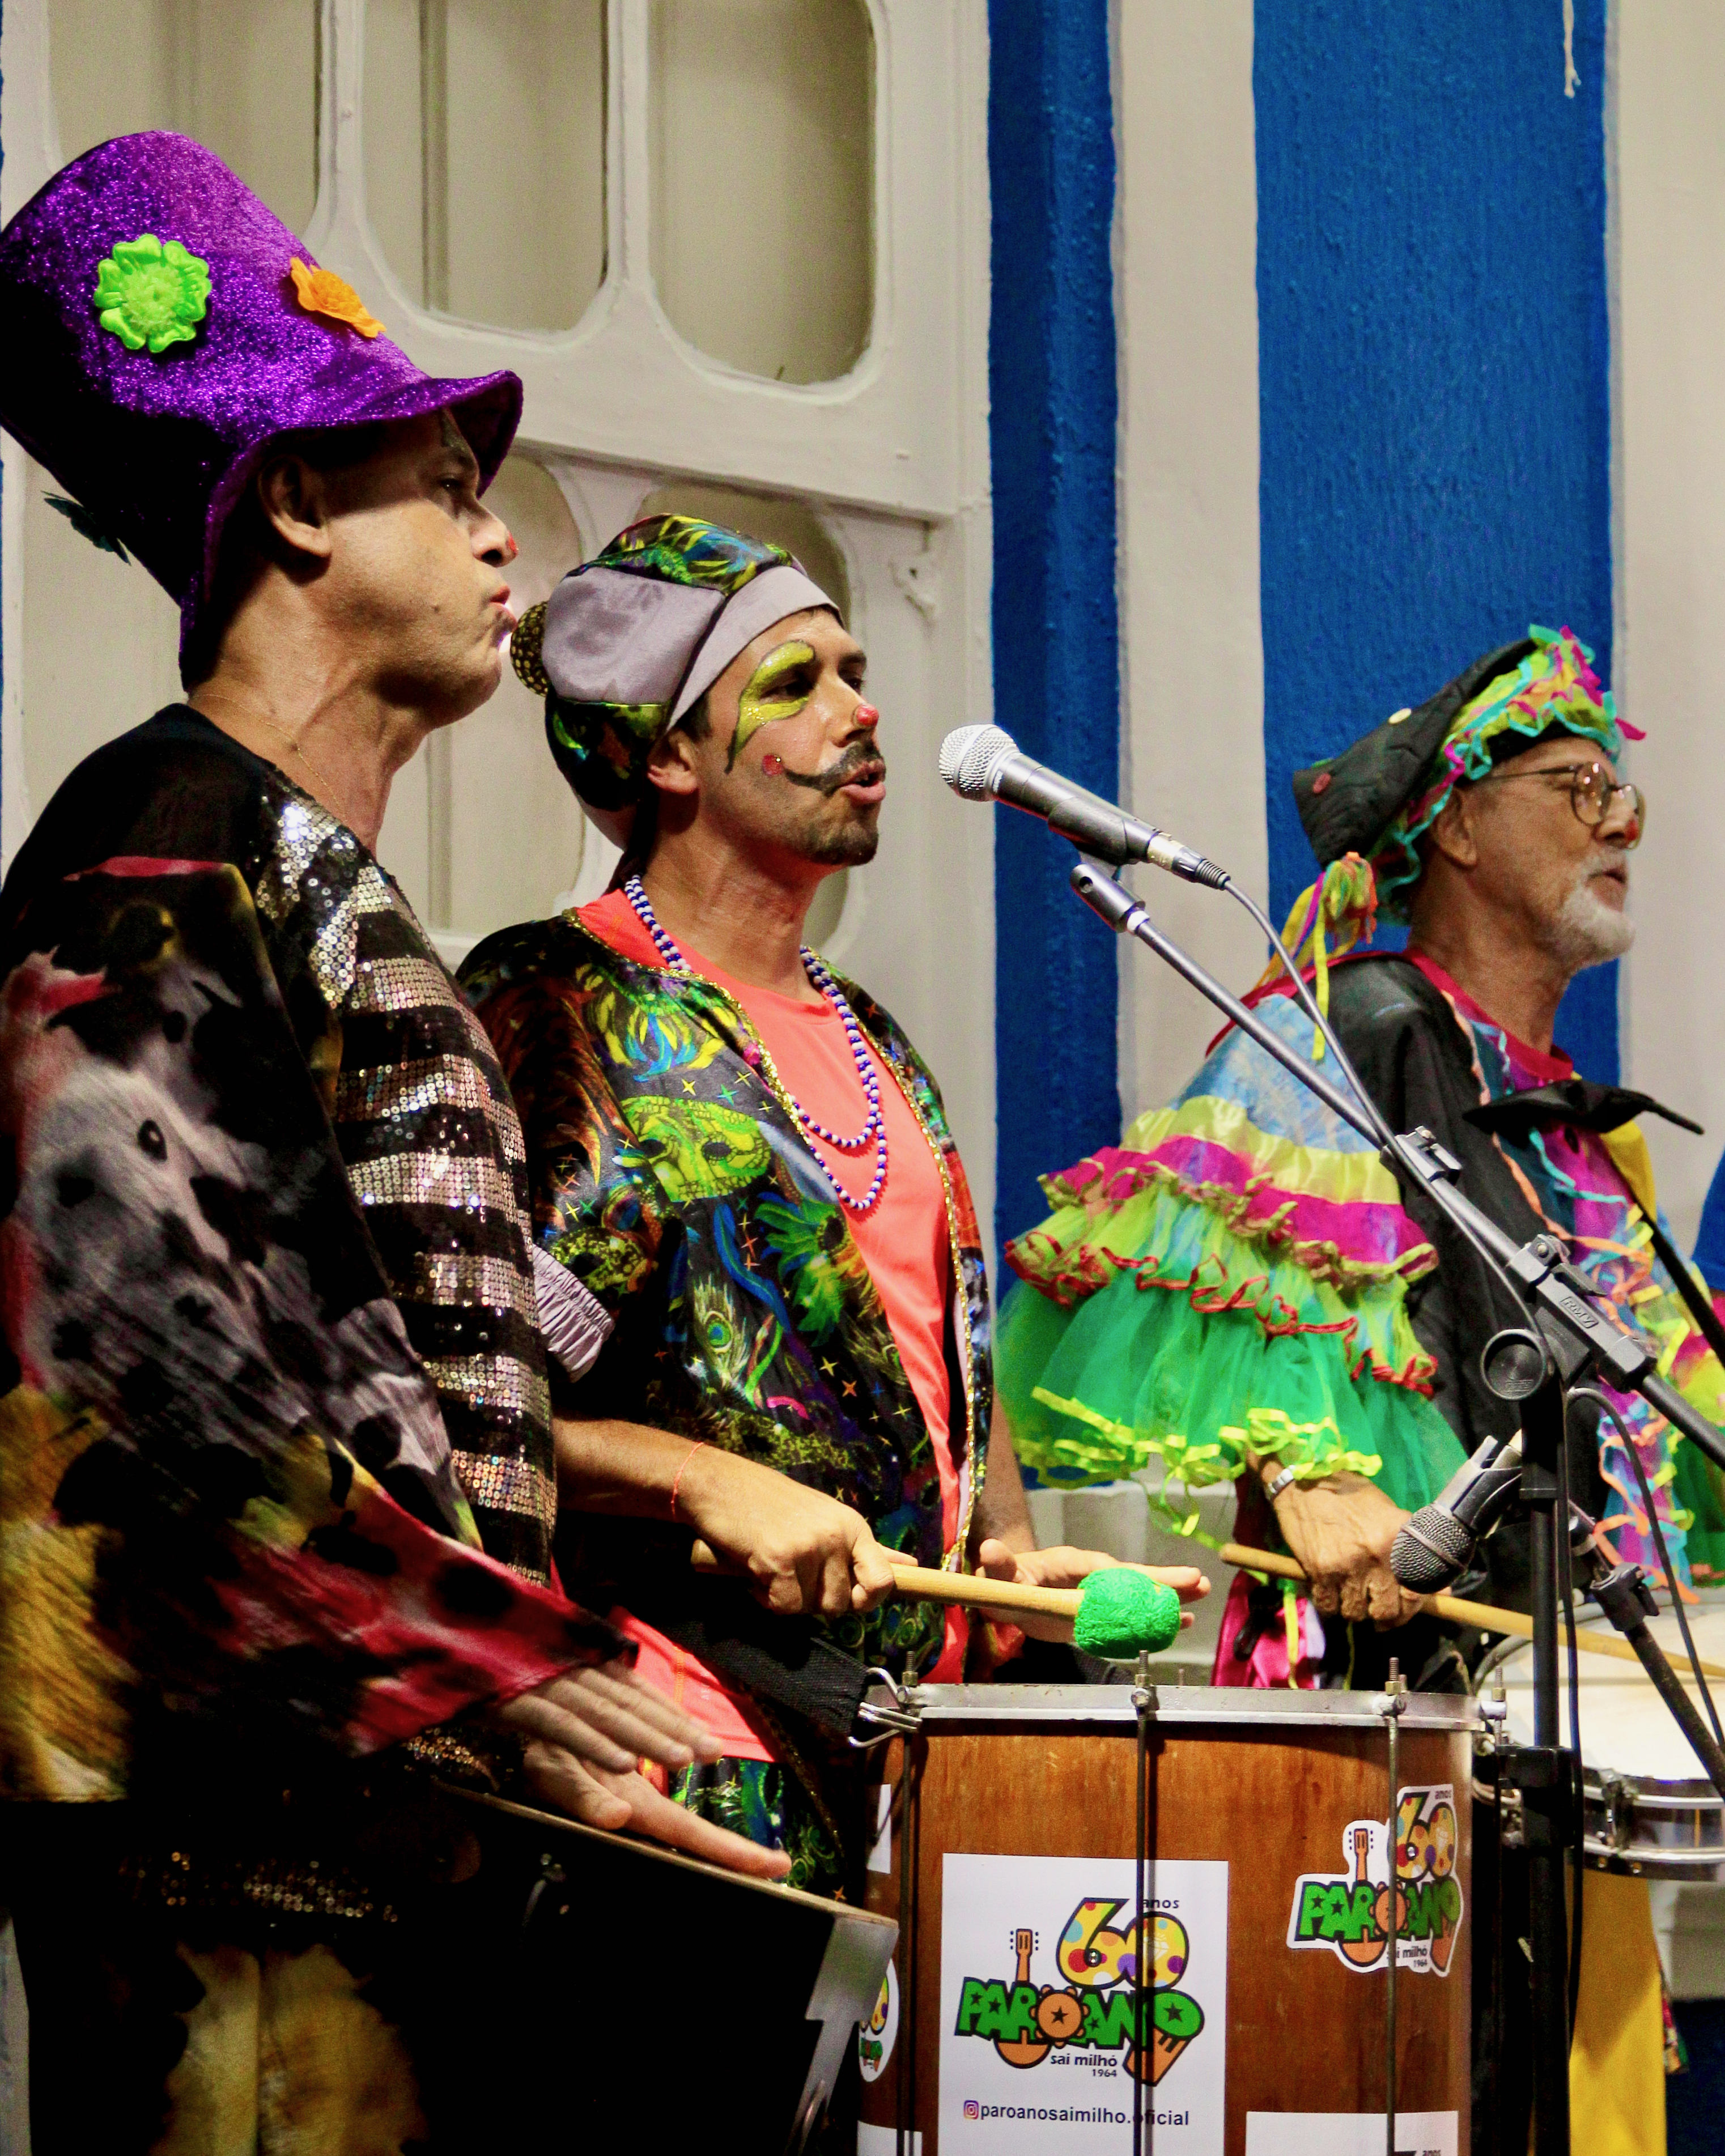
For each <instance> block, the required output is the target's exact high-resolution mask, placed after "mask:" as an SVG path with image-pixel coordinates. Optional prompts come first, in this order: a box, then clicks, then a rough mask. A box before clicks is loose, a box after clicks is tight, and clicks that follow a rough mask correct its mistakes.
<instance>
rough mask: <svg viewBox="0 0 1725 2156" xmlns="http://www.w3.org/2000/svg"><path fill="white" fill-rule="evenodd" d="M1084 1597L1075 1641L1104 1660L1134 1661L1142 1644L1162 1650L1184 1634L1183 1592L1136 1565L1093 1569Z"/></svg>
mask: <svg viewBox="0 0 1725 2156" xmlns="http://www.w3.org/2000/svg"><path fill="white" fill-rule="evenodd" d="M1078 1596H1079V1600H1078V1614H1077V1616H1076V1618H1075V1619H1074V1620H1073V1623H1072V1644H1073V1645H1074V1646H1075V1647H1078V1648H1080V1649H1081V1650H1083V1652H1084V1653H1086V1655H1096V1656H1097V1657H1098V1658H1099V1659H1100V1660H1101V1661H1105V1662H1129V1661H1132V1657H1133V1656H1134V1655H1136V1654H1137V1652H1138V1651H1139V1650H1140V1649H1141V1648H1147V1649H1148V1650H1149V1651H1150V1652H1151V1653H1152V1654H1153V1655H1159V1654H1160V1653H1161V1652H1162V1650H1163V1648H1164V1647H1166V1646H1168V1645H1171V1644H1172V1643H1173V1640H1175V1639H1177V1638H1178V1635H1179V1630H1180V1598H1179V1596H1178V1594H1175V1592H1174V1590H1173V1588H1171V1587H1165V1586H1163V1583H1162V1582H1161V1581H1160V1580H1159V1579H1152V1578H1149V1577H1148V1576H1147V1574H1145V1573H1142V1572H1135V1571H1133V1569H1132V1567H1131V1566H1130V1565H1124V1564H1122V1565H1110V1566H1108V1567H1107V1568H1106V1570H1104V1571H1101V1572H1093V1573H1091V1575H1090V1577H1089V1578H1088V1579H1086V1581H1085V1582H1084V1584H1083V1585H1082V1586H1081V1587H1080V1589H1079V1590H1078Z"/></svg>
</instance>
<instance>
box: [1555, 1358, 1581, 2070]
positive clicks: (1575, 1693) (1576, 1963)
mask: <svg viewBox="0 0 1725 2156" xmlns="http://www.w3.org/2000/svg"><path fill="white" fill-rule="evenodd" d="M1574 1397H1575V1395H1574V1394H1568V1393H1566V1394H1564V1395H1563V1439H1562V1442H1561V1443H1560V1444H1559V1445H1558V1519H1559V1520H1560V1521H1561V1522H1563V1527H1562V1532H1561V1533H1560V1535H1559V1537H1558V1593H1559V1594H1560V1595H1561V1596H1562V1598H1563V1639H1564V1642H1565V1645H1566V1648H1567V1654H1566V1660H1567V1661H1568V1676H1569V1810H1570V1816H1571V1818H1572V1819H1573V1820H1574V1827H1573V1829H1572V1830H1571V1835H1570V1843H1569V1857H1570V1870H1571V1871H1572V1873H1573V1875H1574V1886H1572V1887H1571V1889H1570V1893H1569V1986H1568V1989H1569V2048H1570V2050H1571V2051H1574V2048H1575V2016H1576V2013H1577V2010H1578V2009H1579V2005H1580V2001H1581V1938H1582V1930H1581V1928H1582V1920H1583V1918H1584V1915H1585V1913H1586V1902H1587V1896H1586V1893H1585V1891H1584V1876H1585V1874H1586V1871H1587V1777H1586V1775H1585V1774H1584V1773H1583V1771H1582V1765H1581V1649H1580V1647H1579V1645H1577V1644H1576V1636H1575V1548H1574V1543H1572V1542H1571V1541H1570V1538H1569V1527H1570V1521H1571V1517H1572V1515H1571V1513H1570V1511H1569V1409H1570V1406H1571V1404H1572V1403H1573V1401H1574Z"/></svg>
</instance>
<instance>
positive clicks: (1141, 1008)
mask: <svg viewBox="0 0 1725 2156" xmlns="http://www.w3.org/2000/svg"><path fill="white" fill-rule="evenodd" d="M1118 37H1119V42H1118V48H1117V64H1116V83H1117V90H1116V100H1117V115H1118V121H1117V129H1118V140H1119V151H1120V218H1119V234H1118V239H1117V291H1116V305H1117V310H1118V318H1119V335H1120V352H1121V360H1120V399H1121V465H1120V492H1121V499H1120V532H1121V593H1122V624H1121V628H1122V647H1123V656H1124V666H1125V693H1126V710H1127V721H1126V725H1125V727H1124V729H1123V741H1122V750H1123V756H1122V762H1123V763H1124V767H1125V770H1124V774H1123V776H1124V781H1125V783H1126V785H1127V790H1128V793H1129V795H1130V798H1131V801H1132V807H1133V809H1134V811H1135V812H1136V814H1138V815H1139V816H1141V817H1142V818H1143V819H1145V820H1146V821H1147V822H1150V823H1154V824H1162V825H1163V826H1165V827H1166V828H1168V829H1171V830H1173V831H1175V832H1178V834H1179V835H1180V836H1181V837H1182V838H1183V839H1185V840H1186V841H1187V842H1188V844H1191V845H1194V846H1196V847H1198V848H1199V850H1201V851H1202V852H1204V853H1206V854H1208V855H1209V856H1210V858H1211V859H1212V860H1216V861H1219V862H1220V863H1221V864H1222V865H1223V866H1224V867H1225V868H1227V869H1228V870H1230V871H1231V872H1232V873H1233V874H1234V875H1236V876H1237V877H1238V878H1239V879H1240V881H1241V882H1242V883H1243V884H1245V885H1246V886H1247V887H1248V888H1250V890H1251V891H1253V893H1254V894H1255V896H1257V897H1259V898H1260V899H1261V898H1262V897H1263V896H1264V892H1265V885H1266V879H1267V875H1268V855H1267V849H1266V838H1265V825H1264V666H1263V648H1262V644H1261V642H1260V636H1259V629H1258V300H1257V284H1256V277H1257V163H1256V152H1255V145H1254V138H1253V111H1252V0H1204V5H1203V6H1202V7H1194V6H1193V5H1192V4H1191V0H1126V4H1124V5H1122V8H1121V10H1120V16H1119V32H1118ZM1137 888H1138V890H1139V891H1140V892H1141V893H1142V896H1143V897H1144V899H1145V901H1146V902H1147V904H1148V906H1149V907H1150V909H1151V911H1152V913H1153V916H1155V918H1156V920H1157V921H1158V923H1159V924H1160V925H1161V926H1162V927H1164V928H1165V929H1167V930H1168V932H1170V933H1171V934H1172V935H1173V936H1174V937H1176V938H1177V939H1178V941H1179V942H1182V943H1183V944H1184V945H1185V946H1186V947H1187V948H1188V949H1189V950H1190V951H1192V952H1194V954H1195V955H1196V956H1197V957H1199V958H1200V959H1201V960H1202V961H1203V962H1204V963H1205V964H1206V965H1208V966H1209V968H1211V969H1212V970H1213V971H1214V972H1215V973H1218V974H1219V975H1220V977H1221V978H1222V979H1223V980H1224V982H1226V983H1227V984H1228V985H1229V986H1230V987H1231V988H1235V989H1239V988H1241V987H1243V986H1245V984H1246V983H1249V982H1250V981H1252V980H1253V979H1255V978H1256V976H1257V974H1258V973H1259V972H1260V970H1261V968H1262V966H1263V952H1262V947H1261V944H1260V942H1259V941H1258V940H1257V938H1256V935H1255V931H1254V930H1253V928H1252V927H1251V924H1250V921H1248V919H1247V918H1246V916H1245V914H1244V913H1243V912H1242V911H1240V908H1239V907H1238V906H1235V905H1234V904H1232V903H1231V902H1230V901H1229V900H1227V899H1226V898H1224V897H1221V896H1218V895H1216V894H1215V893H1213V892H1209V891H1199V890H1196V889H1194V887H1193V886H1191V885H1187V884H1181V883H1177V882H1175V881H1174V880H1173V878H1172V877H1166V876H1158V875H1154V874H1153V872H1152V871H1150V870H1142V871H1141V872H1140V874H1139V875H1138V876H1137ZM1122 967H1123V968H1124V972H1123V977H1122V998H1121V1013H1122V1023H1121V1049H1122V1055H1121V1098H1122V1106H1123V1108H1124V1111H1125V1113H1126V1116H1127V1120H1128V1121H1130V1120H1131V1118H1132V1116H1134V1115H1135V1114H1137V1112H1138V1111H1139V1110H1141V1109H1142V1108H1147V1107H1153V1106H1160V1105H1161V1104H1162V1103H1163V1101H1166V1100H1167V1099H1168V1097H1169V1096H1170V1095H1171V1094H1173V1092H1174V1091H1177V1090H1178V1087H1180V1086H1183V1084H1184V1083H1185V1081H1186V1080H1187V1079H1188V1078H1189V1077H1190V1076H1191V1075H1192V1072H1193V1070H1194V1069H1195V1068H1196V1067H1197V1065H1198V1064H1199V1061H1200V1060H1201V1059H1202V1056H1203V1054H1204V1043H1205V1042H1206V1041H1207V1040H1208V1039H1209V1038H1210V1036H1211V1034H1214V1032H1215V1030H1216V1028H1217V1025H1218V1024H1219V1020H1218V1019H1217V1017H1216V1015H1215V1013H1214V1010H1213V1009H1211V1006H1210V1005H1209V1004H1207V1003H1205V1002H1204V1001H1203V1000H1202V998H1200V997H1199V996H1198V995H1197V994H1196V993H1194V991H1193V990H1192V989H1190V988H1188V987H1187V986H1186V985H1185V983H1183V982H1182V981H1180V980H1179V979H1178V978H1176V977H1175V976H1174V975H1173V973H1169V972H1168V970H1167V968H1164V967H1163V966H1161V965H1160V964H1159V963H1158V962H1157V961H1156V960H1155V959H1153V957H1151V955H1150V953H1149V952H1147V951H1145V950H1143V949H1142V947H1138V946H1134V945H1132V944H1122Z"/></svg>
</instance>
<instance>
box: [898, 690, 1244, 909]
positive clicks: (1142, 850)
mask: <svg viewBox="0 0 1725 2156" xmlns="http://www.w3.org/2000/svg"><path fill="white" fill-rule="evenodd" d="M941 777H942V778H943V779H944V780H945V781H946V783H947V785H948V786H950V787H951V788H952V791H953V792H954V793H962V794H963V796H964V798H965V799H966V800H967V801H1004V802H1005V803H1006V804H1007V805H1008V807H1009V808H1022V809H1024V810H1025V811H1026V813H1027V814H1029V815H1032V816H1040V817H1041V818H1042V819H1043V821H1044V822H1045V824H1047V825H1048V827H1049V829H1050V830H1052V831H1058V832H1059V833H1060V835H1061V837H1062V838H1066V839H1070V840H1071V841H1072V843H1073V844H1074V845H1075V846H1076V847H1077V849H1078V850H1079V851H1080V852H1081V853H1083V854H1090V855H1094V856H1095V857H1096V859H1097V860H1105V861H1112V862H1114V863H1115V864H1116V865H1120V864H1121V863H1122V862H1126V861H1148V862H1149V864H1150V865H1151V866H1152V867H1153V868H1158V869H1167V870H1168V871H1169V873H1170V874H1171V875H1177V876H1183V877H1184V878H1185V879H1186V880H1187V882H1188V883H1201V884H1205V885H1208V886H1209V888H1210V889H1211V890H1212V891H1223V890H1225V889H1226V887H1227V884H1228V874H1227V871H1226V870H1225V869H1219V868H1218V867H1217V866H1216V865H1215V863H1214V861H1208V860H1205V859H1204V855H1202V854H1198V853H1194V851H1193V850H1192V849H1191V847H1190V846H1184V845H1182V844H1181V843H1180V841H1179V840H1178V839H1177V838H1175V837H1174V836H1173V834H1172V833H1171V832H1168V831H1158V829H1156V827H1155V826H1154V825H1153V824H1141V823H1139V822H1138V820H1137V818H1136V817H1133V816H1128V815H1127V814H1126V812H1125V811H1124V809H1122V808H1116V807H1115V805H1114V803H1112V802H1111V801H1104V800H1103V799H1102V798H1101V797H1100V795H1097V794H1095V793H1087V792H1086V790H1085V788H1083V787H1081V786H1075V785H1074V784H1073V783H1072V781H1071V780H1070V778H1061V776H1060V773H1059V772H1057V771H1050V769H1049V768H1048V767H1047V766H1046V765H1045V764H1041V763H1038V762H1035V761H1034V758H1032V757H1028V756H1025V755H1024V753H1023V752H1021V751H1020V749H1019V745H1018V743H1017V742H1015V741H1014V739H1013V737H1012V736H1011V735H1010V734H1009V733H1007V732H1005V731H1003V729H1002V728H1000V727H999V726H956V727H954V729H953V730H952V732H951V733H949V734H948V735H947V737H946V739H945V740H944V741H943V742H942V743H941Z"/></svg>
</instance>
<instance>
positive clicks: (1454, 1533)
mask: <svg viewBox="0 0 1725 2156" xmlns="http://www.w3.org/2000/svg"><path fill="white" fill-rule="evenodd" d="M1521 1482H1522V1434H1521V1432H1520V1431H1519V1430H1517V1432H1516V1434H1515V1435H1514V1436H1513V1437H1512V1438H1511V1439H1510V1440H1509V1441H1508V1443H1507V1444H1505V1442H1504V1441H1503V1440H1502V1439H1501V1438H1496V1437H1488V1438H1487V1439H1486V1441H1485V1443H1484V1444H1483V1445H1481V1446H1480V1448H1479V1450H1477V1451H1476V1452H1475V1453H1474V1454H1473V1455H1471V1458H1469V1459H1466V1460H1463V1461H1462V1463H1461V1466H1459V1467H1458V1468H1457V1469H1456V1470H1455V1473H1454V1474H1453V1475H1452V1476H1450V1480H1449V1481H1447V1482H1446V1483H1445V1485H1444V1487H1443V1488H1442V1489H1441V1490H1440V1491H1439V1492H1438V1494H1437V1496H1435V1497H1434V1498H1433V1499H1432V1501H1431V1502H1430V1504H1429V1505H1422V1506H1421V1507H1420V1509H1419V1511H1418V1512H1415V1513H1414V1514H1413V1515H1412V1517H1410V1518H1409V1519H1408V1520H1406V1521H1404V1522H1403V1524H1402V1526H1401V1527H1399V1528H1398V1529H1397V1530H1396V1537H1395V1541H1394V1544H1393V1545H1392V1547H1391V1549H1390V1553H1389V1569H1390V1570H1391V1572H1392V1573H1394V1575H1395V1577H1396V1578H1397V1580H1398V1581H1399V1583H1400V1584H1401V1585H1402V1586H1404V1587H1405V1588H1407V1589H1409V1590H1410V1591H1411V1592H1412V1593H1414V1594H1436V1593H1437V1591H1438V1589H1440V1588H1444V1587H1447V1586H1448V1585H1449V1584H1450V1581H1451V1580H1452V1579H1454V1578H1455V1577H1456V1576H1457V1574H1458V1573H1463V1572H1465V1571H1466V1569H1467V1564H1468V1560H1469V1558H1471V1557H1472V1555H1473V1553H1474V1547H1475V1545H1476V1543H1478V1542H1479V1541H1480V1540H1481V1537H1484V1536H1486V1535H1488V1534H1490V1533H1491V1530H1492V1528H1493V1527H1496V1526H1497V1522H1498V1521H1499V1520H1500V1519H1501V1518H1502V1516H1503V1514H1504V1512H1506V1511H1507V1509H1508V1507H1509V1504H1510V1501H1511V1500H1512V1498H1513V1497H1514V1496H1515V1495H1516V1493H1517V1491H1518V1490H1519V1489H1520V1487H1521Z"/></svg>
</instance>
